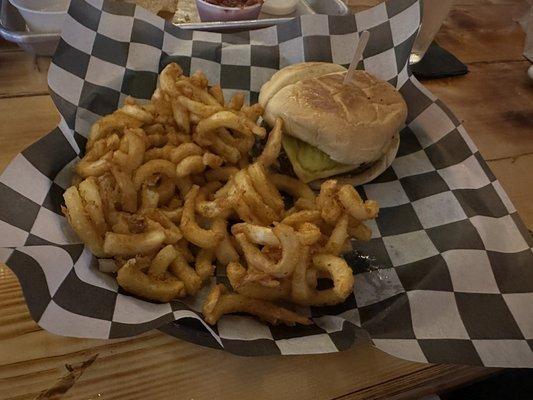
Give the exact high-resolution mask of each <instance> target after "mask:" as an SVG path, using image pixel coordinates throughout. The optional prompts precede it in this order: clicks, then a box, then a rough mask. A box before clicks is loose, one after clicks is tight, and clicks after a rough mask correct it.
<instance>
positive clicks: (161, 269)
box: [148, 245, 177, 278]
mask: <svg viewBox="0 0 533 400" xmlns="http://www.w3.org/2000/svg"><path fill="white" fill-rule="evenodd" d="M176 256H177V255H176V250H174V247H173V246H171V245H168V246H165V247H163V248H162V249H161V250H160V251H159V253H157V255H156V256H155V257H154V259H153V260H152V263H151V264H150V267H149V268H148V274H149V275H152V276H154V277H158V278H161V277H164V276H165V272H167V269H168V267H169V265H170V263H171V262H172V261H174V259H175V258H176Z"/></svg>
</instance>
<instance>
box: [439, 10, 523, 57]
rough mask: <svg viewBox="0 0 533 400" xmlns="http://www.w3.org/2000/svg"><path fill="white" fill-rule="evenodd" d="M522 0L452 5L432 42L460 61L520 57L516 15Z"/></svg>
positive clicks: (520, 41) (518, 27)
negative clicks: (434, 40) (502, 2)
mask: <svg viewBox="0 0 533 400" xmlns="http://www.w3.org/2000/svg"><path fill="white" fill-rule="evenodd" d="M524 6H525V2H522V1H518V2H512V3H507V4H486V5H484V6H483V7H480V6H479V5H471V4H465V5H455V6H454V8H453V9H452V11H451V12H450V14H449V15H448V17H447V18H446V20H445V21H444V24H443V26H442V28H441V30H440V31H439V33H438V34H437V37H436V41H437V42H438V43H439V44H440V45H441V46H443V47H444V48H445V49H448V50H451V51H452V52H453V54H454V55H455V56H456V57H458V58H459V59H460V60H461V61H462V62H464V63H475V62H483V63H486V62H491V61H516V60H523V59H524V58H523V56H522V52H523V51H524V32H523V31H522V28H521V27H520V25H518V24H517V23H516V18H517V17H518V16H519V15H521V14H522V13H523V12H524V10H525V7H524Z"/></svg>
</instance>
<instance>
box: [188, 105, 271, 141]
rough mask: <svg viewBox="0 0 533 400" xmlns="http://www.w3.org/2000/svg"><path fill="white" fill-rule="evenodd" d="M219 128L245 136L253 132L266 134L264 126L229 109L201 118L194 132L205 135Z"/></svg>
mask: <svg viewBox="0 0 533 400" xmlns="http://www.w3.org/2000/svg"><path fill="white" fill-rule="evenodd" d="M219 128H228V129H232V130H235V131H237V132H240V133H242V134H244V135H247V136H253V135H254V134H255V135H257V136H259V137H261V138H262V137H264V136H265V135H266V132H265V129H264V128H261V127H259V126H258V125H257V124H255V123H254V122H252V121H250V120H249V119H248V118H246V117H243V116H240V115H237V114H234V113H232V112H230V111H219V112H217V113H216V114H213V115H211V116H210V117H209V118H206V119H203V120H202V121H200V123H199V124H198V126H197V127H196V132H198V134H199V135H206V134H208V132H211V131H214V130H217V129H219Z"/></svg>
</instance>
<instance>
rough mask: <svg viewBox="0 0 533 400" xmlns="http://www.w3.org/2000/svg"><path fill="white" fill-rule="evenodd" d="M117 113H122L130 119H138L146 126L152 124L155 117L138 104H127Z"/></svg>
mask: <svg viewBox="0 0 533 400" xmlns="http://www.w3.org/2000/svg"><path fill="white" fill-rule="evenodd" d="M117 112H121V113H123V114H126V115H127V116H129V117H132V118H135V119H138V120H139V121H141V122H143V123H145V124H151V123H152V122H153V121H154V117H153V116H152V115H151V114H150V113H149V112H148V111H146V110H143V109H142V108H141V107H139V106H138V105H137V104H125V105H124V106H123V107H122V108H119V109H118V110H117Z"/></svg>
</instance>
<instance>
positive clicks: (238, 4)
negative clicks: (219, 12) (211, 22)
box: [204, 0, 263, 8]
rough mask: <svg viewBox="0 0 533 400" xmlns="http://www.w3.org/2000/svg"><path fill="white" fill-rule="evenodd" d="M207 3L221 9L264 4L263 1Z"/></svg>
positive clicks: (239, 0) (208, 0)
mask: <svg viewBox="0 0 533 400" xmlns="http://www.w3.org/2000/svg"><path fill="white" fill-rule="evenodd" d="M204 1H205V2H206V3H209V4H214V5H215V6H220V7H231V8H244V7H250V6H254V5H256V4H263V0H204Z"/></svg>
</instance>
